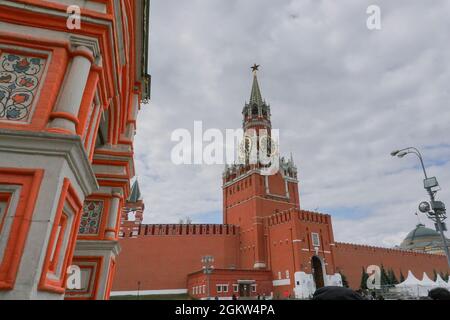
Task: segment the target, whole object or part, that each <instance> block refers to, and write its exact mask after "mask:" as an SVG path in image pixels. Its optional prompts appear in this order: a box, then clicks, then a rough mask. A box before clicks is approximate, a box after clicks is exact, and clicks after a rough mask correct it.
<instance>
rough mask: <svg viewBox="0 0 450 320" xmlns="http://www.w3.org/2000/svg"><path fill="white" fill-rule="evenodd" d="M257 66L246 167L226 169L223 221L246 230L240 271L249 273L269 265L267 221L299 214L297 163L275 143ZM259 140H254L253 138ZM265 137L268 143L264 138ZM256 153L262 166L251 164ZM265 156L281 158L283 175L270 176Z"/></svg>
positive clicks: (247, 112)
mask: <svg viewBox="0 0 450 320" xmlns="http://www.w3.org/2000/svg"><path fill="white" fill-rule="evenodd" d="M258 68H259V66H258V65H256V64H255V65H254V66H253V67H252V70H253V84H252V89H251V94H250V100H249V102H248V103H245V105H244V108H243V110H242V115H243V129H244V139H243V146H242V148H241V153H244V154H245V161H243V162H242V163H241V164H234V165H231V166H226V168H225V170H224V173H223V219H224V223H225V224H233V225H237V226H239V227H240V233H241V234H240V244H239V246H240V255H239V256H240V259H239V265H240V267H241V268H244V269H251V268H254V269H266V268H267V263H268V257H267V249H266V248H267V246H266V241H267V239H266V232H265V226H264V218H265V217H268V216H270V215H272V214H274V213H277V212H281V211H284V210H288V209H291V208H297V209H298V208H299V207H300V201H299V197H298V181H297V168H296V166H295V165H294V162H293V159H292V157H291V158H290V159H289V160H286V159H285V158H279V156H278V153H277V150H276V149H277V148H278V146H277V145H275V142H274V140H273V139H272V138H271V130H272V123H271V110H270V105H269V104H268V103H266V101H265V100H263V98H262V95H261V91H260V87H259V83H258V77H257V71H258ZM252 135H253V136H256V139H253V140H252V139H251V138H250V137H251V136H252ZM264 135H265V137H264ZM252 144H253V147H255V149H254V150H256V152H255V153H256V156H257V157H258V159H257V160H256V161H253V162H252V161H249V158H250V157H251V155H250V153H251V151H250V150H252ZM260 150H264V152H263V154H264V155H266V154H272V155H275V156H276V157H277V159H276V160H277V161H276V162H277V170H275V171H274V172H272V174H267V172H266V170H264V169H266V167H267V165H266V164H265V163H262V161H261V159H260V158H259V157H260V153H259V151H260Z"/></svg>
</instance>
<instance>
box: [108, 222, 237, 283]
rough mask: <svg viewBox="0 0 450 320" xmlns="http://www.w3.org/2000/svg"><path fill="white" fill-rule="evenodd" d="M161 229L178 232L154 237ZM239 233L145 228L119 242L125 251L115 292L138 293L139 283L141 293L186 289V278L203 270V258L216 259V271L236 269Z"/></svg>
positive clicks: (220, 229)
mask: <svg viewBox="0 0 450 320" xmlns="http://www.w3.org/2000/svg"><path fill="white" fill-rule="evenodd" d="M208 228H209V229H208ZM152 230H153V231H152ZM162 230H164V233H166V232H167V233H172V230H173V232H175V231H177V230H178V231H177V232H179V233H178V235H173V234H170V235H155V233H162ZM187 230H189V234H187ZM206 230H208V232H207V231H206ZM237 230H238V229H237V228H236V229H233V228H230V229H229V230H228V231H227V227H226V226H219V225H189V226H187V225H158V226H156V228H152V225H143V226H141V234H140V235H139V236H138V237H137V238H123V239H120V241H119V243H120V246H121V248H122V251H121V253H120V255H119V257H118V260H117V272H116V276H115V279H114V283H113V289H112V290H113V291H136V290H137V282H138V281H140V282H141V285H140V289H141V290H166V289H186V288H187V283H186V281H187V275H188V274H190V273H192V272H195V271H198V270H201V268H202V265H201V258H202V256H204V255H213V256H214V258H215V263H214V266H215V267H216V268H229V267H230V266H233V265H234V266H236V265H237V263H238V262H237V252H238V245H239V244H238V238H237V237H238V235H237V233H238V232H237ZM156 231H158V232H156ZM159 231H161V232H159ZM194 231H195V234H193V232H194ZM146 233H147V235H146Z"/></svg>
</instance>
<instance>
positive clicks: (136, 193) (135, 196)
mask: <svg viewBox="0 0 450 320" xmlns="http://www.w3.org/2000/svg"><path fill="white" fill-rule="evenodd" d="M141 199H142V196H141V190H140V189H139V184H138V181H137V179H136V181H134V183H133V186H132V187H131V194H130V197H129V198H128V201H129V202H138V201H139V200H141Z"/></svg>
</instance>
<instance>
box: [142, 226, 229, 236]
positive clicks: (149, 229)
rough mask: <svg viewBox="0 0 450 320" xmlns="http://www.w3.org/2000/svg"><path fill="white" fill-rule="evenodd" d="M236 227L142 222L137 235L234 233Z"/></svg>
mask: <svg viewBox="0 0 450 320" xmlns="http://www.w3.org/2000/svg"><path fill="white" fill-rule="evenodd" d="M237 233H238V227H237V226H235V225H229V224H142V225H140V228H139V234H138V237H139V236H187V235H191V236H207V235H212V236H214V235H218V236H223V235H236V234H237Z"/></svg>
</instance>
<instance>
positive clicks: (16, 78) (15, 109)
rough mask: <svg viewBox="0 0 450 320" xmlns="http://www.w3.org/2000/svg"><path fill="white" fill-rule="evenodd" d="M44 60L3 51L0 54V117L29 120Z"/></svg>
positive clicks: (12, 119) (22, 120) (19, 120)
mask: <svg viewBox="0 0 450 320" xmlns="http://www.w3.org/2000/svg"><path fill="white" fill-rule="evenodd" d="M45 62H46V61H45V59H42V58H37V57H31V56H23V55H17V54H12V53H7V52H3V53H2V54H1V55H0V120H8V121H17V122H29V121H30V118H31V115H32V111H33V110H32V108H33V103H34V100H35V98H36V94H37V91H38V87H39V84H40V81H41V77H42V74H43V72H44V68H45Z"/></svg>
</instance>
